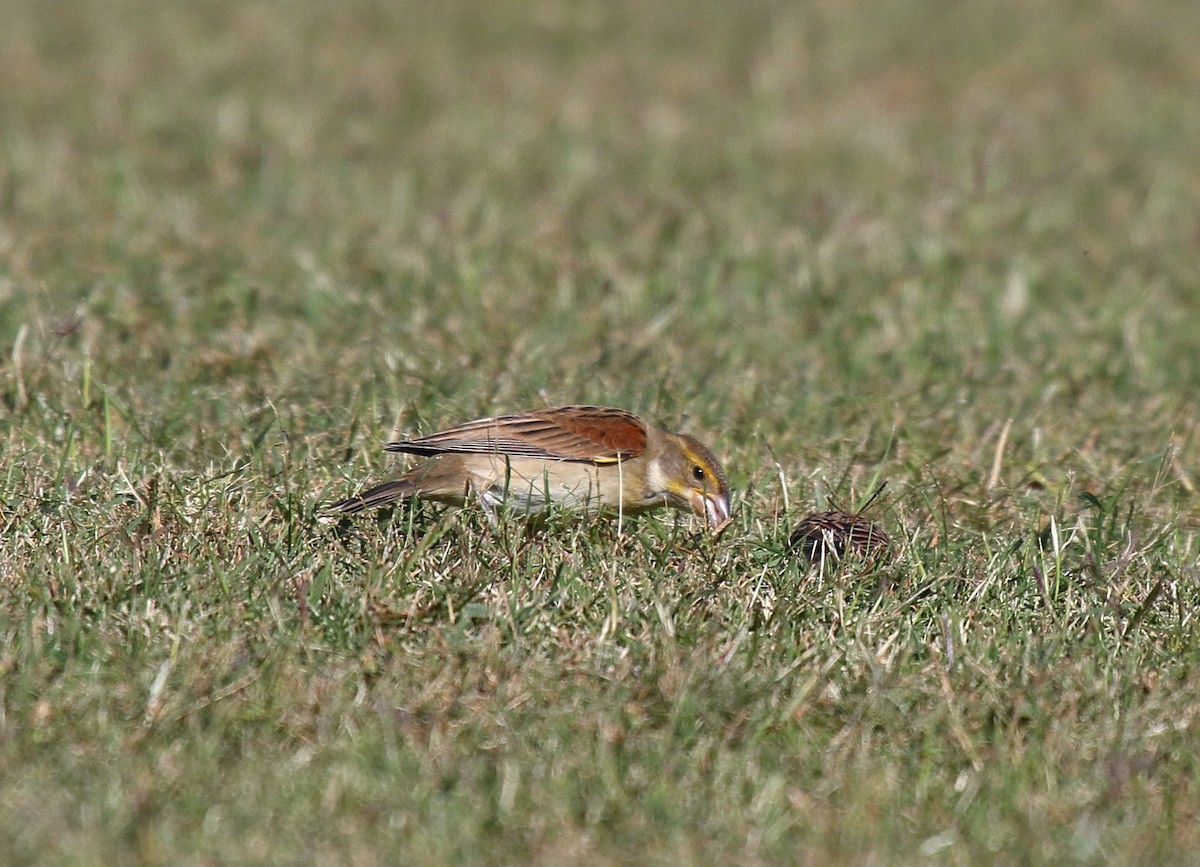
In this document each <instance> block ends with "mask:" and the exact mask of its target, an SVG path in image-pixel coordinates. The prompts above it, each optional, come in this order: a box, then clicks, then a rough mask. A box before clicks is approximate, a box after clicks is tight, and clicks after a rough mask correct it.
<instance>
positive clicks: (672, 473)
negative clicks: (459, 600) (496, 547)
mask: <svg viewBox="0 0 1200 867" xmlns="http://www.w3.org/2000/svg"><path fill="white" fill-rule="evenodd" d="M386 448H387V450H388V451H389V452H404V453H407V454H412V455H421V456H423V457H428V458H429V460H427V461H424V462H422V463H420V464H418V465H417V466H415V467H414V468H413V469H411V470H409V471H408V472H407V473H405V474H404V475H403V476H401V477H400V478H398V479H396V480H395V481H392V482H385V483H384V484H382V485H378V486H376V487H373V488H370V489H368V490H366V491H364V492H363V493H361V494H359V495H358V496H356V497H351V498H349V499H347V500H342V501H341V502H338V503H334V504H333V505H332V506H330V508H331V509H332V510H335V511H338V512H345V513H350V512H360V511H362V510H364V509H373V508H377V507H379V506H386V505H387V504H389V503H392V502H394V501H396V500H399V499H401V498H404V497H414V496H415V497H426V498H428V499H431V500H436V501H439V502H443V503H450V504H452V505H455V506H462V505H463V504H465V503H466V502H468V501H469V500H478V501H479V502H480V503H481V504H482V505H483V507H484V509H486V510H487V512H488V513H489V515H491V514H494V513H495V511H496V510H497V509H499V508H501V507H502V506H503V507H507V508H509V509H511V510H512V511H513V512H515V513H519V514H537V513H539V512H541V511H543V510H545V509H546V507H547V506H548V505H550V504H551V503H553V504H555V505H558V506H562V507H567V508H578V509H583V510H585V511H589V512H608V513H616V514H618V515H620V514H632V513H636V512H642V511H645V510H646V509H652V508H654V507H656V506H673V507H674V508H676V509H682V510H684V511H691V512H695V513H696V514H697V515H699V516H700V517H702V518H704V520H705V521H706V522H707V523H708V526H709V527H710V528H711V529H712V530H714V531H715V530H719V529H721V528H722V527H724V526H725V525H726V524H727V523H729V483H728V482H727V481H726V480H725V472H724V471H723V470H722V469H721V464H720V463H719V462H718V461H717V459H716V458H715V457H714V456H713V453H712V452H711V451H709V450H708V449H707V448H705V447H704V446H703V445H702V444H701V443H700V442H699V441H697V440H696V439H693V438H692V437H690V436H686V435H684V434H675V433H668V432H666V431H664V430H660V429H658V428H656V427H654V426H653V425H651V424H649V423H647V422H646V421H643V420H642V419H640V418H638V417H637V416H636V415H634V414H633V413H630V412H626V411H625V410H622V409H612V408H610V407H603V406H563V407H558V408H555V409H539V410H533V411H531V412H523V413H520V414H518V415H504V416H499V417H496V418H482V419H479V420H477V421H469V422H466V423H465V424H460V425H458V426H456V427H452V428H450V429H449V430H444V431H442V432H440V433H435V434H430V435H429V436H424V437H420V438H418V439H411V440H400V441H399V442H393V443H388V444H387V446H386Z"/></svg>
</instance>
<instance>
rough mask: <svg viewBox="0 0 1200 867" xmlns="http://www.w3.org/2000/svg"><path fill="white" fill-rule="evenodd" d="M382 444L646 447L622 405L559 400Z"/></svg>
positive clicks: (621, 452) (575, 452) (535, 450)
mask: <svg viewBox="0 0 1200 867" xmlns="http://www.w3.org/2000/svg"><path fill="white" fill-rule="evenodd" d="M387 449H388V451H392V452H407V453H408V454H417V455H436V454H445V453H447V452H458V453H472V454H498V455H510V456H513V457H531V458H542V459H543V460H558V461H591V462H593V463H614V462H616V461H620V460H626V459H628V458H632V457H636V456H638V455H640V454H641V453H642V452H643V451H645V449H646V424H645V422H643V421H642V420H641V419H639V418H638V417H637V416H635V415H633V414H632V413H629V412H626V411H625V410H622V409H612V408H610V407H600V406H564V407H558V408H555V409H544V410H534V411H533V412H526V413H521V414H519V415H507V416H499V417H497V418H481V419H478V420H477V421H469V422H466V423H465V424H460V425H457V426H455V427H452V428H450V429H448V430H445V431H441V432H440V433H435V434H430V435H429V436H425V437H420V438H419V439H414V440H401V441H399V442H394V443H388V445H387Z"/></svg>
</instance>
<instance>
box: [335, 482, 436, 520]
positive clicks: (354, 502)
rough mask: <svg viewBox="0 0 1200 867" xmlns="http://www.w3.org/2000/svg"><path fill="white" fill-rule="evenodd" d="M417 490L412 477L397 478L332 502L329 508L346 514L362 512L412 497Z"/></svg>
mask: <svg viewBox="0 0 1200 867" xmlns="http://www.w3.org/2000/svg"><path fill="white" fill-rule="evenodd" d="M417 490H418V486H417V485H416V483H415V482H413V481H412V480H411V479H408V478H402V479H396V480H395V481H394V482H384V483H383V484H382V485H376V486H375V487H373V488H368V489H367V490H365V491H363V492H362V493H361V494H359V495H358V496H355V497H350V498H349V499H346V500H340V501H338V502H336V503H331V504H330V505H329V507H328V509H329V511H331V512H341V513H342V514H344V515H352V514H354V513H355V512H362V511H365V510H367V509H378V508H380V507H381V506H386V505H388V504H389V503H394V502H396V500H400V499H403V498H404V497H410V496H412V495H413V494H415V493H417Z"/></svg>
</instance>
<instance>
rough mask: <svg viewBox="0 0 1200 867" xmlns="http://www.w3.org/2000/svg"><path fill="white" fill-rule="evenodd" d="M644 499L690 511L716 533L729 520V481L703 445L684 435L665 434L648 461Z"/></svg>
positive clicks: (714, 458)
mask: <svg viewBox="0 0 1200 867" xmlns="http://www.w3.org/2000/svg"><path fill="white" fill-rule="evenodd" d="M649 469H650V472H649V482H650V485H649V488H650V490H649V491H648V492H647V498H648V499H650V498H656V499H659V500H660V501H661V500H666V502H667V503H668V504H670V505H672V506H674V507H675V508H677V509H683V510H691V511H693V512H695V513H696V514H697V515H699V516H700V517H702V518H704V520H705V521H707V522H708V526H709V529H711V530H712V531H713V532H716V531H718V530H720V529H722V528H723V527H724V526H725V525H726V524H728V523H729V482H727V481H726V480H725V471H724V470H722V469H721V464H720V462H719V461H718V460H717V459H716V457H715V456H714V455H713V453H712V452H710V451H709V450H708V449H707V448H705V446H704V445H703V444H701V443H700V442H699V441H697V440H695V439H693V438H692V437H690V436H685V435H683V434H667V435H666V438H665V439H664V441H663V444H662V448H661V450H659V452H658V454H657V455H655V456H653V457H652V458H651V460H650V466H649Z"/></svg>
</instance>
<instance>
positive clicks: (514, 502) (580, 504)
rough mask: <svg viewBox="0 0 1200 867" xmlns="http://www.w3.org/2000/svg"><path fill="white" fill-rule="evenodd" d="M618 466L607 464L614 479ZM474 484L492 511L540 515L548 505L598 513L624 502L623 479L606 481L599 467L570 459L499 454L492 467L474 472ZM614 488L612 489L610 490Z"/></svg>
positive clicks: (485, 467)
mask: <svg viewBox="0 0 1200 867" xmlns="http://www.w3.org/2000/svg"><path fill="white" fill-rule="evenodd" d="M614 469H615V468H614V467H606V468H605V470H606V471H607V472H606V477H607V478H611V475H609V474H611V473H612V471H613V470H614ZM473 475H474V479H473V484H472V487H473V489H474V491H475V493H476V495H477V496H478V497H479V499H480V500H481V501H482V503H483V505H484V507H485V508H487V509H488V511H495V510H498V509H500V508H507V509H510V510H511V511H513V512H516V513H518V514H538V513H540V512H544V511H545V510H546V509H547V507H548V506H550V505H551V504H553V505H554V506H555V507H558V508H564V509H572V510H582V511H588V512H598V511H601V510H603V509H615V508H616V507H617V504H618V503H619V502H620V480H619V479H618V480H617V484H616V485H615V486H614V485H612V484H611V483H609V484H602V483H601V477H600V475H599V473H598V468H597V467H596V466H594V465H592V464H586V463H575V462H570V461H560V462H554V463H550V462H546V461H541V460H535V459H522V458H512V459H509V460H505V459H504V458H500V457H497V458H495V459H494V460H492V461H491V466H490V467H488V466H487V465H484V466H482V467H480V468H479V471H478V472H476V473H473ZM610 488H611V490H609V489H610Z"/></svg>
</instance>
